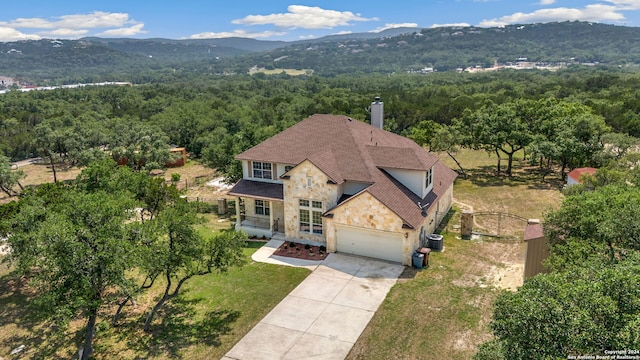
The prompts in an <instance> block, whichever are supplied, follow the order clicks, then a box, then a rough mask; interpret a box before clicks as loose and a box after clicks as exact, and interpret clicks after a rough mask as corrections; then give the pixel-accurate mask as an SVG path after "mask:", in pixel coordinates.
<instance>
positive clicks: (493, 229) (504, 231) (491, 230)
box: [473, 212, 527, 239]
mask: <svg viewBox="0 0 640 360" xmlns="http://www.w3.org/2000/svg"><path fill="white" fill-rule="evenodd" d="M526 225H527V219H525V218H523V217H521V216H518V215H514V214H509V213H504V212H477V213H474V214H473V234H476V235H483V236H492V237H498V238H517V239H522V236H523V235H524V228H525V226H526Z"/></svg>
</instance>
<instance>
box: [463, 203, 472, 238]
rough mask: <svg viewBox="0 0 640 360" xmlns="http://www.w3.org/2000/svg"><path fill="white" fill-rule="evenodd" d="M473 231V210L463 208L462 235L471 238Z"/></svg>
mask: <svg viewBox="0 0 640 360" xmlns="http://www.w3.org/2000/svg"><path fill="white" fill-rule="evenodd" d="M472 232H473V211H471V210H463V211H462V216H461V217H460V236H461V237H462V238H463V239H465V240H469V239H471V233H472Z"/></svg>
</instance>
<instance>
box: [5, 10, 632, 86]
mask: <svg viewBox="0 0 640 360" xmlns="http://www.w3.org/2000/svg"><path fill="white" fill-rule="evenodd" d="M639 38H640V28H635V27H623V26H613V25H605V24H595V23H593V24H592V23H586V22H562V23H548V24H525V25H510V26H504V27H498V28H478V27H446V28H435V29H416V28H400V29H389V30H386V31H383V32H379V33H357V34H343V35H332V36H327V37H323V38H319V39H314V40H304V41H295V42H283V41H263V40H255V39H245V38H225V39H202V40H191V39H189V40H171V39H103V38H95V37H92V38H83V39H79V40H38V41H34V40H29V41H17V42H7V43H0V76H12V77H17V78H19V79H20V80H22V81H31V82H34V83H38V84H43V85H46V84H54V83H55V84H60V83H70V82H91V81H116V80H118V81H131V82H134V83H140V82H158V81H175V80H178V79H184V78H185V77H187V78H188V77H193V76H202V75H203V74H206V75H207V76H216V75H222V74H230V73H243V74H244V73H246V72H247V71H248V69H249V68H251V67H253V66H256V65H257V66H258V67H264V68H268V69H269V68H270V69H274V68H275V69H277V68H292V69H313V70H314V74H315V75H316V76H333V75H337V74H342V73H372V72H382V73H388V72H405V71H409V70H412V69H421V68H424V67H432V68H434V69H435V70H437V71H449V70H455V69H456V68H465V67H469V66H485V67H486V66H491V65H492V64H493V63H494V62H496V61H498V62H500V63H507V62H513V61H515V60H516V59H519V58H520V59H521V58H526V59H527V60H528V61H532V62H552V63H591V64H596V63H597V64H604V65H628V64H640V41H638V40H637V39H639ZM198 74H200V75H198Z"/></svg>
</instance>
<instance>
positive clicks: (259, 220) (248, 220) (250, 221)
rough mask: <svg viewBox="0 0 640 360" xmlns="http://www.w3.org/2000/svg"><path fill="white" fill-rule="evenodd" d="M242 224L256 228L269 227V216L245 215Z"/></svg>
mask: <svg viewBox="0 0 640 360" xmlns="http://www.w3.org/2000/svg"><path fill="white" fill-rule="evenodd" d="M240 225H241V226H246V227H252V228H256V229H269V228H270V226H269V218H263V217H257V216H243V218H242V222H241V223H240Z"/></svg>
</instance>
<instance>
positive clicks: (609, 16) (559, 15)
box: [479, 1, 631, 27]
mask: <svg viewBox="0 0 640 360" xmlns="http://www.w3.org/2000/svg"><path fill="white" fill-rule="evenodd" d="M627 2H631V1H627ZM619 10H620V8H618V7H616V6H611V5H603V4H593V5H587V6H585V7H584V8H582V9H575V8H565V7H560V8H553V9H540V10H537V11H534V12H531V13H521V12H518V13H515V14H512V15H507V16H503V17H500V18H496V19H490V20H483V21H482V22H481V23H480V24H479V26H486V27H494V26H502V25H509V24H527V23H545V22H554V21H568V20H569V21H575V20H578V21H595V22H598V21H621V20H624V15H623V14H621V13H620V12H618V11H619Z"/></svg>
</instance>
